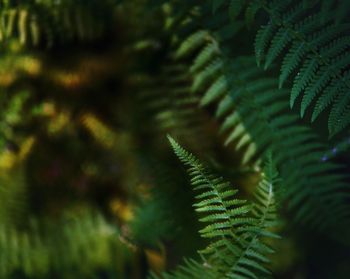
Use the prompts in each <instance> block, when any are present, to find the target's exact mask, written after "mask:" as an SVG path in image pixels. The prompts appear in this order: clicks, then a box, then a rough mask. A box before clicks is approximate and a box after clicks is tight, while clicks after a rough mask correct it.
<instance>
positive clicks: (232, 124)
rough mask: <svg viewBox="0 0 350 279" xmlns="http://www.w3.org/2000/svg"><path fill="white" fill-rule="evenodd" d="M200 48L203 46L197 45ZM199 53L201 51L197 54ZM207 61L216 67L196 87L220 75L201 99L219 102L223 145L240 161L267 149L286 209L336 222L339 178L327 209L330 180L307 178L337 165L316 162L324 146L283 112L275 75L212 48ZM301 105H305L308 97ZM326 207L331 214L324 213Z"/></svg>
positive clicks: (311, 67) (341, 196)
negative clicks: (220, 86)
mask: <svg viewBox="0 0 350 279" xmlns="http://www.w3.org/2000/svg"><path fill="white" fill-rule="evenodd" d="M312 22H313V21H312ZM212 40H214V38H213V39H212ZM203 49H205V45H203V46H202V50H203ZM200 53H201V49H200V50H199V54H198V55H200ZM212 60H214V61H220V64H221V65H222V66H221V67H218V68H217V69H216V71H215V72H213V73H212V74H211V75H210V78H208V79H209V80H210V82H209V83H208V85H207V86H206V87H204V88H200V89H198V92H203V91H204V92H208V91H207V90H208V88H210V86H211V85H212V84H213V81H214V80H215V79H219V78H220V77H223V78H221V80H222V81H226V84H225V87H224V88H225V90H224V92H220V91H217V92H220V93H219V94H218V95H217V96H215V95H214V98H213V99H210V98H209V100H210V102H208V101H206V100H208V99H207V97H206V99H205V102H204V103H206V104H209V103H213V102H215V101H217V102H218V103H219V105H218V108H217V111H216V115H217V117H218V118H219V119H222V118H223V119H224V120H223V124H222V125H221V131H222V132H225V133H227V134H228V136H227V140H226V144H230V143H235V146H236V148H237V149H239V148H242V149H243V150H244V154H243V157H244V163H248V162H250V161H251V160H252V159H253V158H258V157H259V156H258V155H259V154H262V153H264V152H265V150H266V149H267V148H270V149H271V150H272V152H273V156H274V158H275V162H276V164H277V165H278V166H279V167H280V168H281V169H280V170H281V177H282V178H283V180H284V181H285V183H284V184H285V185H286V187H287V189H288V190H287V191H285V198H286V199H287V200H289V202H288V205H289V207H290V209H291V210H293V211H295V212H296V219H297V220H299V221H304V222H308V223H309V224H312V226H315V227H319V228H325V227H327V226H328V225H329V226H330V227H332V226H335V225H336V223H337V222H338V223H339V222H340V223H341V222H342V221H340V220H338V221H335V220H334V216H337V217H338V218H340V219H341V218H343V217H344V216H340V215H338V214H337V213H336V212H338V211H339V209H340V208H342V207H343V205H344V204H345V203H346V202H345V201H346V199H347V194H346V190H345V188H344V181H345V177H341V176H336V178H334V179H335V180H334V183H335V184H336V185H338V186H339V187H337V188H338V189H342V190H340V192H337V193H334V194H333V199H334V202H333V203H332V208H331V209H330V208H328V209H327V206H328V204H327V203H326V202H325V200H324V198H326V199H329V198H331V197H330V196H327V195H326V194H325V192H328V191H329V190H330V189H331V188H332V187H333V186H334V184H333V186H332V185H330V184H328V183H327V179H324V180H323V181H320V182H319V183H318V184H317V186H316V184H314V183H313V182H311V183H310V181H314V179H316V178H317V177H320V176H321V177H324V178H326V177H332V176H333V175H332V173H337V172H338V170H339V168H340V166H338V165H337V164H320V161H321V158H322V157H323V153H324V151H325V148H326V147H325V146H324V145H323V144H320V143H318V142H317V137H316V135H315V134H313V133H312V132H311V131H310V129H308V128H306V127H304V126H302V125H300V124H299V123H298V117H297V116H296V115H294V114H293V113H290V112H289V105H288V101H287V98H288V93H289V92H288V90H285V89H280V90H278V89H276V87H277V82H276V81H275V79H273V78H269V77H265V76H266V75H265V76H264V74H263V72H262V71H259V69H258V68H257V67H256V66H255V61H254V58H252V57H239V58H237V57H235V58H233V59H231V57H230V56H224V55H223V54H222V53H220V52H218V54H217V55H215V56H212ZM208 63H210V62H208ZM216 63H217V64H219V62H216ZM315 65H316V63H315V64H314V63H313V62H312V60H310V64H306V66H305V67H306V68H305V69H304V70H303V71H305V72H310V71H311V72H314V71H316V70H315ZM202 71H205V69H204V70H202ZM200 74H201V71H198V72H196V73H193V75H194V80H195V79H196V76H197V75H200ZM307 79H308V75H300V80H298V83H300V84H303V83H305V82H306V81H307ZM301 87H302V86H301ZM209 92H210V91H209ZM205 94H206V93H204V96H205ZM304 103H305V104H304V106H306V105H307V104H308V100H305V101H304ZM305 154H308V156H305ZM330 179H331V178H330ZM335 181H337V182H335ZM310 184H312V185H310ZM302 185H304V186H302ZM330 210H332V212H333V213H330ZM333 210H334V211H333ZM318 211H319V212H318ZM317 212H318V213H317ZM320 212H322V213H320ZM312 216H313V217H312ZM321 216H323V218H322V217H321ZM325 216H327V218H326V217H325ZM310 220H312V221H311V222H310Z"/></svg>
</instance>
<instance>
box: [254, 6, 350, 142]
mask: <svg viewBox="0 0 350 279" xmlns="http://www.w3.org/2000/svg"><path fill="white" fill-rule="evenodd" d="M284 2H285V1H277V5H276V3H275V2H274V3H270V4H267V5H266V6H264V9H265V11H266V12H267V13H268V14H269V16H270V20H269V23H268V24H267V25H265V26H263V27H262V28H261V29H260V30H259V31H258V33H257V35H256V41H255V53H256V59H257V62H258V65H259V64H260V62H261V61H262V60H263V59H264V60H265V65H264V68H265V69H266V68H269V67H270V65H271V64H272V63H273V62H274V61H275V60H276V59H277V57H278V56H280V55H281V54H282V55H283V56H284V58H283V62H282V67H281V74H280V81H279V86H280V87H282V85H283V84H284V82H285V81H286V80H287V79H288V77H290V76H293V75H294V77H293V88H292V91H291V95H290V106H291V107H293V106H294V105H295V103H296V101H297V100H298V99H299V97H301V105H300V115H301V117H304V115H305V114H306V111H307V110H309V109H310V110H311V112H312V118H311V120H312V121H314V120H316V118H317V117H318V116H319V115H320V114H321V113H322V112H323V111H324V110H325V109H326V108H327V107H328V106H330V107H331V108H330V114H329V118H328V129H329V133H330V135H331V136H333V135H335V134H337V133H338V132H340V131H342V130H343V129H345V128H346V127H347V126H348V124H349V122H350V121H348V118H347V117H346V116H347V114H348V112H349V108H348V106H349V104H350V98H347V94H346V92H347V91H348V90H349V89H350V82H349V81H348V77H347V74H346V72H347V69H348V67H349V65H350V60H349V53H348V52H349V40H350V39H349V38H350V37H349V36H348V34H347V31H348V29H349V26H348V24H342V23H339V24H337V23H336V22H335V20H334V15H332V12H331V11H328V12H327V13H326V14H325V13H324V12H319V13H315V14H313V15H311V16H308V15H307V13H306V12H305V7H304V5H303V4H302V3H296V4H294V3H289V2H288V1H286V2H285V4H284V5H282V6H281V7H282V8H281V7H280V8H278V7H277V6H278V4H279V3H281V4H282V3H284ZM291 6H292V8H291ZM294 73H295V74H294Z"/></svg>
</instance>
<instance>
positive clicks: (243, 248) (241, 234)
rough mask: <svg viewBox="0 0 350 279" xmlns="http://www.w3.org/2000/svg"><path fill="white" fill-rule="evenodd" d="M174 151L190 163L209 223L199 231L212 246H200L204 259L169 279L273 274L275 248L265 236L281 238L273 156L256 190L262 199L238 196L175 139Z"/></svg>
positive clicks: (198, 205)
mask: <svg viewBox="0 0 350 279" xmlns="http://www.w3.org/2000/svg"><path fill="white" fill-rule="evenodd" d="M169 141H170V143H171V145H172V147H173V149H174V152H175V154H176V155H177V156H178V157H179V159H180V160H181V162H182V163H183V164H184V165H185V166H186V167H187V168H188V173H189V175H190V177H191V184H192V185H193V187H194V190H195V191H196V192H198V194H196V203H195V204H194V207H195V210H196V211H197V212H198V213H200V214H201V215H203V217H201V218H200V221H201V222H203V223H205V224H206V226H205V227H204V228H203V229H202V230H201V231H200V234H201V236H202V237H203V238H208V239H209V241H210V243H209V245H208V246H207V247H206V248H205V249H203V250H201V251H200V254H201V256H202V259H203V261H204V263H203V264H202V265H201V264H199V263H198V262H196V261H194V260H188V261H186V262H185V265H184V266H182V267H180V268H179V269H178V270H177V271H175V273H173V274H168V275H165V276H164V278H208V279H209V278H259V277H258V276H259V275H258V274H264V275H263V276H268V275H270V272H269V270H268V269H266V267H265V265H266V263H268V262H269V260H268V257H267V255H268V254H270V253H272V252H273V250H272V249H271V248H270V247H269V246H268V245H267V244H266V243H265V242H264V240H263V239H264V238H265V237H270V238H271V237H272V238H276V237H277V238H278V236H277V235H275V234H273V233H271V232H270V231H269V230H270V229H271V227H274V226H275V225H276V205H275V199H274V187H275V186H276V183H277V171H276V169H275V168H274V166H273V163H272V160H271V158H270V159H269V160H268V162H267V165H266V169H265V172H264V174H263V178H262V180H261V182H260V183H259V186H258V189H257V191H256V199H257V203H253V204H251V203H248V202H247V201H245V200H240V199H237V198H236V195H237V192H238V191H237V190H235V189H233V188H232V186H231V184H230V183H228V182H226V181H225V180H224V179H223V178H221V177H217V176H215V175H213V174H212V173H211V172H210V171H209V170H208V169H207V168H206V167H205V166H204V165H203V164H202V163H201V162H200V161H199V160H198V159H197V158H196V157H194V156H193V155H192V154H191V153H189V152H187V151H186V150H185V149H184V148H182V147H181V146H180V145H179V144H178V143H177V142H176V141H175V140H174V139H173V138H171V137H169Z"/></svg>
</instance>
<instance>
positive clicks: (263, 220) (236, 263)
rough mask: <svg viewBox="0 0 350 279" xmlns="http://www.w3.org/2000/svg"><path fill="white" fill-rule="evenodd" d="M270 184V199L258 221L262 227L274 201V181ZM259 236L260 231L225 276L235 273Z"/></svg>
mask: <svg viewBox="0 0 350 279" xmlns="http://www.w3.org/2000/svg"><path fill="white" fill-rule="evenodd" d="M269 186H270V187H269V195H268V199H267V200H266V206H265V207H264V213H263V214H262V216H261V218H260V220H259V223H258V224H259V227H260V228H263V224H264V223H265V220H266V216H267V213H268V212H269V209H270V207H271V205H272V204H273V202H272V200H273V191H272V183H269ZM258 236H259V233H255V235H254V237H252V239H251V240H250V241H249V244H248V246H247V247H246V248H245V249H244V250H242V253H241V255H240V257H239V258H238V259H237V261H236V262H235V264H234V265H233V267H232V269H231V270H230V271H227V272H226V273H225V275H224V277H225V278H226V276H228V275H229V274H231V273H235V269H236V267H237V266H238V264H239V263H240V261H241V260H242V259H243V258H244V257H245V256H246V254H247V253H248V251H249V250H250V248H251V246H252V245H253V243H254V242H255V241H256V240H257V239H258Z"/></svg>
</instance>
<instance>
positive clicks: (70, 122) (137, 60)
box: [0, 0, 349, 279]
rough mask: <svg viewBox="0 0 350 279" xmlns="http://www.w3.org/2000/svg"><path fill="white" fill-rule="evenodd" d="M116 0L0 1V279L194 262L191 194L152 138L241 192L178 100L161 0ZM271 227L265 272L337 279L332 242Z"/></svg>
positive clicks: (142, 274)
mask: <svg viewBox="0 0 350 279" xmlns="http://www.w3.org/2000/svg"><path fill="white" fill-rule="evenodd" d="M120 2H121V1H117V0H75V1H70V0H42V1H39V0H37V1H35V0H26V1H11V0H1V1H0V21H1V24H0V25H1V26H0V49H1V55H0V91H1V92H0V108H1V110H0V115H1V118H0V225H1V226H0V278H131V279H138V278H146V277H147V274H148V273H149V272H150V271H154V272H159V271H163V270H165V269H171V268H174V267H175V266H176V265H177V264H179V263H181V260H182V258H183V257H196V251H197V250H198V249H199V248H200V247H203V245H204V243H203V242H202V240H201V239H200V238H199V236H198V233H197V232H198V230H199V225H198V221H197V216H196V215H195V214H194V212H193V209H192V203H193V194H192V189H191V186H190V185H189V181H188V179H187V176H186V174H185V172H184V169H183V167H181V165H180V164H179V162H178V161H177V159H176V158H175V156H174V155H173V153H172V151H171V149H170V147H169V145H168V143H167V140H166V134H171V135H172V136H174V137H176V138H177V140H178V141H179V142H181V144H183V145H184V146H186V148H187V149H188V150H191V151H192V152H193V153H195V154H197V155H198V156H199V157H200V158H202V159H204V160H205V161H207V162H210V164H212V165H213V167H214V168H215V169H216V171H217V172H219V173H222V174H223V175H224V176H225V177H226V178H228V179H230V180H231V181H233V182H234V185H239V187H240V188H241V194H242V196H245V195H249V194H250V192H251V191H252V189H253V187H254V185H255V184H256V181H257V179H258V178H257V170H256V169H255V168H254V167H251V168H249V167H242V164H241V160H242V156H241V154H240V152H239V151H235V150H234V149H233V148H230V147H224V146H223V144H222V142H223V139H222V138H221V136H220V135H219V133H218V130H219V127H218V124H217V123H216V122H215V121H214V120H213V119H212V118H211V117H210V114H211V113H212V111H211V110H210V108H209V109H201V108H199V107H198V99H197V97H196V96H195V95H189V94H187V90H186V89H188V87H189V86H191V81H190V80H189V78H188V77H187V76H186V75H184V73H185V71H186V69H187V68H186V67H187V65H184V64H180V63H179V64H174V63H173V64H172V65H171V66H169V65H167V61H168V59H169V53H170V52H171V41H172V40H173V38H172V36H173V34H172V33H171V32H169V30H171V29H169V26H171V24H172V20H173V18H171V16H170V14H171V9H170V7H169V6H166V5H163V6H162V5H151V4H150V3H149V1H146V0H144V1H143V0H133V1H122V3H120ZM224 166H225V167H224ZM228 166H229V167H228ZM281 230H282V232H281V233H282V234H283V236H284V241H282V242H280V243H279V244H278V245H279V246H278V249H279V250H280V251H281V252H280V253H279V254H278V256H276V257H277V258H276V260H275V261H274V263H275V264H274V265H273V266H272V269H273V271H274V273H275V274H276V275H277V276H278V278H295V279H302V278H349V277H348V276H347V275H346V274H349V273H348V272H349V265H348V264H347V263H348V262H347V261H344V258H345V257H347V256H348V252H347V251H346V250H344V251H343V250H342V249H343V248H340V247H338V246H337V245H338V244H336V243H333V242H331V241H330V240H324V238H323V237H322V236H315V235H311V236H308V232H306V231H303V237H302V238H300V239H299V238H298V235H299V233H298V230H297V229H295V228H290V227H287V225H286V226H285V227H284V228H282V229H281ZM292 232H293V233H292ZM305 235H306V236H305ZM310 240H311V241H310ZM319 241H322V242H323V243H325V244H324V246H323V248H322V251H320V253H313V254H312V255H313V257H314V256H315V255H316V256H317V257H318V258H311V257H309V256H308V253H309V252H310V251H314V250H315V249H316V250H317V249H320V248H318V246H317V243H318V242H319ZM320 250H321V249H320ZM331 250H334V251H337V252H336V253H335V254H336V255H339V256H336V257H334V258H333V259H329V257H327V251H328V252H329V251H331ZM325 262H326V263H327V265H329V266H331V268H330V269H329V270H331V272H332V274H333V275H334V274H338V275H337V276H336V275H334V277H332V275H331V274H324V273H322V268H321V267H320V266H319V264H320V265H322V263H325ZM343 275H345V276H343ZM322 276H323V277H322ZM328 276H329V277H328ZM341 276H343V277H341Z"/></svg>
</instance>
